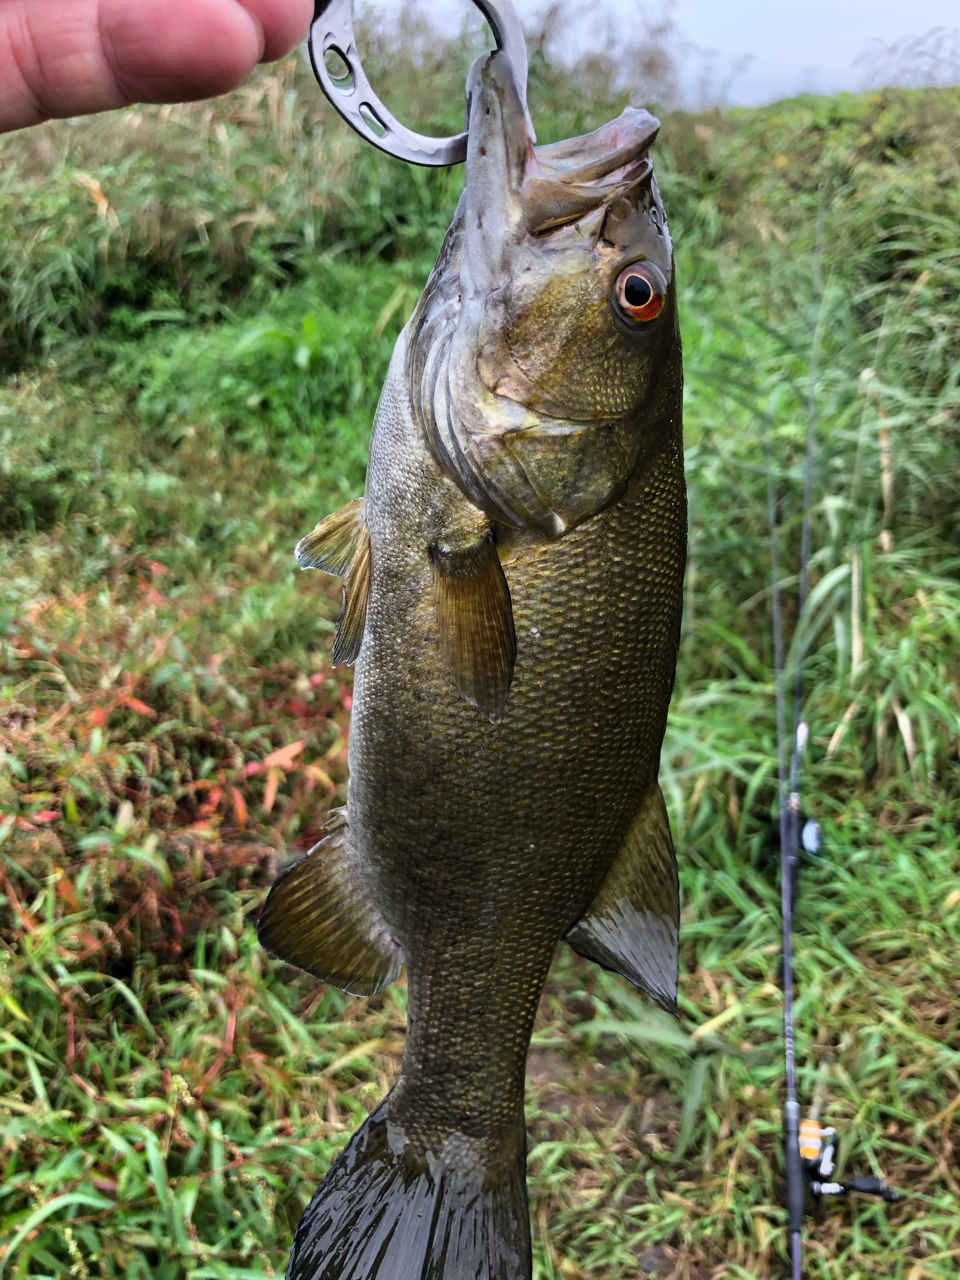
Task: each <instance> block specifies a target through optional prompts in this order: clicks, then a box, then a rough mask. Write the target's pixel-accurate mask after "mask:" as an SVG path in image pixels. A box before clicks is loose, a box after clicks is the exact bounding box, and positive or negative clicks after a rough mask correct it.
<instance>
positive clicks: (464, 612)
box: [430, 529, 517, 722]
mask: <svg viewBox="0 0 960 1280" xmlns="http://www.w3.org/2000/svg"><path fill="white" fill-rule="evenodd" d="M430 552H431V555H432V557H433V566H434V585H435V590H436V600H437V623H438V626H439V630H440V650H441V652H442V653H443V659H444V661H445V662H446V664H447V666H448V667H449V668H450V671H451V673H452V674H453V679H454V683H455V684H456V686H457V689H458V690H459V692H460V693H461V694H462V695H463V697H464V698H466V700H467V701H468V702H469V703H470V704H471V705H472V706H474V707H476V708H477V710H478V711H479V712H480V713H481V714H482V715H484V716H486V717H487V719H488V720H492V721H494V722H496V721H497V720H499V719H500V717H501V715H502V714H503V709H504V707H505V705H506V702H507V694H508V693H509V692H510V682H511V680H512V679H513V667H514V663H515V662H516V658H517V637H516V633H515V631H514V628H513V606H512V604H511V602H510V588H509V586H508V585H507V579H506V578H505V576H504V573H503V567H502V565H501V564H500V557H499V555H498V554H497V547H496V543H495V542H494V538H493V533H492V532H491V531H490V530H489V529H488V530H487V531H486V532H485V533H483V535H482V536H481V537H480V538H479V539H477V540H474V541H473V542H470V543H468V544H466V545H445V544H441V543H434V545H433V546H432V547H431V548H430Z"/></svg>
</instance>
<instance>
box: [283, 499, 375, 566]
mask: <svg viewBox="0 0 960 1280" xmlns="http://www.w3.org/2000/svg"><path fill="white" fill-rule="evenodd" d="M366 528H367V520H366V512H365V503H364V500H363V498H354V499H353V501H352V502H348V503H347V504H346V505H345V506H342V507H341V508H340V510H339V511H334V513H333V515H331V516H327V518H326V519H325V520H321V521H320V523H319V524H318V525H317V527H316V528H315V529H314V530H313V532H312V533H308V534H307V536H306V537H305V538H301V539H300V541H299V542H298V543H297V545H296V549H295V550H294V555H295V556H296V557H297V559H298V560H299V561H300V568H301V569H322V570H323V571H324V573H333V574H335V575H336V576H337V577H338V578H342V577H343V576H344V574H345V573H346V572H347V570H348V569H349V567H350V561H351V560H352V559H353V557H354V556H355V555H356V552H357V547H358V546H359V545H360V539H361V537H362V535H363V534H364V533H365V532H366Z"/></svg>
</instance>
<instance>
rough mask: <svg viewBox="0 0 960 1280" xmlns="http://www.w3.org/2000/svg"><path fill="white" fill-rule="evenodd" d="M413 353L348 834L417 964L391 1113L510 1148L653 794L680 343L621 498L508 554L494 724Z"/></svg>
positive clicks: (358, 710) (425, 1136)
mask: <svg viewBox="0 0 960 1280" xmlns="http://www.w3.org/2000/svg"><path fill="white" fill-rule="evenodd" d="M663 320H664V322H665V323H666V324H671V323H672V324H673V325H675V320H674V319H673V317H671V316H664V317H663ZM401 357H402V352H401V351H398V354H397V357H396V358H395V361H394V366H393V371H392V373H391V377H390V379H389V380H388V384H387V387H386V388H385V392H384V397H383V400H382V402H381V407H380V410H379V413H378V417H377V425H376V435H375V438H374V441H373V445H372V450H371V456H370V468H369V473H368V484H367V522H368V526H369V530H370V538H371V563H372V582H371V591H370V598H369V605H368V615H367V630H366V634H365V638H364V645H363V649H362V651H361V656H360V659H359V661H358V664H357V671H356V682H355V694H354V705H353V721H352V728H351V739H350V773H351V781H350V796H349V804H348V815H347V820H348V823H349V826H350V830H351V832H352V838H353V843H354V847H355V848H356V849H357V850H358V851H359V856H360V859H361V862H362V865H363V866H364V868H365V870H366V872H367V873H368V875H367V876H366V877H365V883H366V885H367V888H368V891H369V893H370V894H371V896H372V898H373V900H374V903H375V905H376V907H377V908H378V909H379V911H380V912H381V914H382V916H383V919H384V921H385V923H386V924H387V927H388V929H389V930H390V932H391V934H392V936H393V937H394V938H395V940H396V942H397V944H398V945H399V947H400V950H401V951H402V953H403V956H404V958H405V961H406V966H407V973H408V982H409V1026H408V1032H407V1044H406V1049H405V1052H404V1059H403V1067H402V1070H401V1074H400V1078H399V1081H398V1083H397V1085H396V1086H395V1088H394V1090H393V1092H392V1093H391V1096H390V1114H391V1118H392V1119H394V1120H395V1121H396V1122H397V1123H399V1124H402V1125H403V1127H404V1128H405V1129H406V1131H407V1134H408V1136H409V1137H411V1138H412V1137H413V1136H414V1135H418V1136H419V1137H420V1140H421V1141H422V1142H423V1143H424V1144H425V1145H426V1146H427V1147H432V1148H436V1147H437V1145H438V1144H440V1145H442V1143H443V1141H444V1139H445V1138H446V1137H447V1136H449V1135H450V1134H452V1133H455V1132H459V1133H463V1134H466V1135H469V1136H471V1137H476V1138H483V1139H488V1140H493V1141H501V1140H502V1141H504V1142H505V1143H506V1144H507V1145H509V1144H510V1142H511V1140H512V1139H513V1138H514V1137H515V1134H516V1130H517V1123H518V1117H519V1118H520V1119H521V1121H522V1099H523V1084H524V1064H525V1060H526V1054H527V1047H528V1044H529V1039H530V1035H531V1032H532V1027H533V1020H534V1016H535V1013H536V1009H537V1004H538V1001H539V998H540V993H541V990H542V987H543V983H544V980H545V978H546V974H547V970H548V967H549V965H550V961H551V957H552V955H553V953H554V950H555V948H556V945H557V942H558V941H559V940H560V938H561V937H562V936H563V934H564V933H565V932H566V931H567V930H568V929H569V928H570V927H571V925H573V924H574V922H575V921H576V920H577V919H578V918H579V917H580V916H581V915H582V914H583V912H584V911H585V910H586V908H587V907H588V906H589V904H590V902H591V900H592V898H593V896H594V895H595V893H596V892H597V890H598V888H599V886H600V883H601V881H602V880H603V878H604V875H605V874H606V872H607V870H608V868H609V867H610V864H611V862H612V861H613V859H614V858H615V857H616V855H617V853H618V852H619V850H620V848H621V845H622V844H623V840H624V836H625V833H626V829H627V827H628V824H629V823H630V821H631V819H632V818H633V817H634V814H635V813H636V810H637V808H638V807H639V804H640V802H641V800H642V798H643V796H644V794H645V793H646V792H647V791H648V789H649V788H650V786H651V785H652V784H653V783H654V782H655V781H656V776H657V768H658V763H659V755H660V745H661V741H662V737H663V732H664V727H665V722H666V712H667V705H668V702H669V698H670V692H671V689H672V685H673V679H674V670H675V663H676V652H677V644H678V638H679V627H680V615H681V583H682V576H683V568H684V555H685V540H686V502H685V489H684V479H683V458H682V448H681V437H680V397H681V373H680V362H679V337H678V336H677V338H676V341H675V343H674V344H673V352H672V357H673V358H672V359H671V362H670V364H669V366H668V367H666V368H663V369H661V370H660V372H659V385H658V388H657V394H656V397H655V405H654V407H655V408H656V409H657V411H658V412H657V416H656V417H654V419H653V420H651V419H650V418H648V419H647V421H646V423H645V436H646V438H647V440H648V442H649V446H648V447H649V452H648V455H647V457H646V459H645V462H644V465H643V466H642V467H641V468H640V469H639V471H638V473H637V474H636V475H635V476H634V477H633V480H632V482H631V484H630V487H629V489H628V492H627V494H626V495H625V496H624V497H623V498H622V499H621V500H620V501H619V502H617V503H615V504H614V505H613V506H611V507H609V508H608V509H607V510H606V511H604V512H601V513H600V514H599V515H597V516H595V517H593V518H592V519H590V520H588V521H586V522H584V523H583V524H581V525H579V526H578V527H577V528H576V529H574V530H573V531H572V532H570V533H569V534H567V535H566V536H565V537H563V538H561V539H559V540H557V541H548V540H547V539H546V538H545V537H543V536H542V535H538V534H534V535H529V534H521V535H518V536H517V535H515V536H514V538H513V540H512V542H511V541H506V544H505V545H504V543H501V559H502V561H503V563H504V570H505V573H506V577H507V581H508V583H509V586H510V594H511V598H512V602H513V612H514V620H515V626H516V634H517V643H518V655H517V663H516V669H515V674H514V678H513V683H512V686H511V689H510V694H509V698H508V700H507V705H506V710H505V712H504V714H503V716H502V718H501V719H500V721H499V722H498V723H496V724H491V723H489V722H488V721H487V720H485V719H483V718H482V717H481V716H480V715H479V714H478V712H477V711H476V709H475V708H473V707H471V706H470V705H469V704H468V703H466V702H465V701H464V699H463V698H462V697H461V696H460V695H459V694H458V692H457V690H456V689H455V688H454V686H453V683H452V681H451V678H450V673H449V671H448V670H447V668H446V667H445V665H444V663H443V661H442V659H441V656H440V651H439V645H438V641H437V622H436V616H435V610H434V606H433V592H432V566H431V562H430V557H429V554H428V548H429V546H430V544H431V543H432V542H433V541H434V540H435V539H436V538H437V537H438V536H439V535H440V534H441V533H442V530H443V529H444V528H445V527H447V526H448V525H449V524H450V523H451V521H453V520H455V518H456V514H455V509H456V508H457V507H458V505H462V504H464V503H465V499H464V498H463V496H462V495H461V494H460V492H459V490H458V489H457V488H456V486H454V485H453V484H451V482H450V481H449V480H448V479H447V478H446V477H444V476H443V475H442V474H441V473H440V471H439V469H438V467H437V465H436V463H435V462H434V461H433V459H432V458H431V456H430V455H429V453H428V452H427V451H426V449H425V448H424V446H423V443H422V438H421V433H420V431H419V428H418V427H417V425H416V423H415V422H414V421H413V419H412V415H411V413H410V409H409V405H408V403H406V397H405V392H404V389H403V386H402V381H401V378H400V377H399V369H400V367H401V366H400V360H401ZM506 532H507V531H506V530H503V531H502V533H506Z"/></svg>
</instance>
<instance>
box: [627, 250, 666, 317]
mask: <svg viewBox="0 0 960 1280" xmlns="http://www.w3.org/2000/svg"><path fill="white" fill-rule="evenodd" d="M666 300H667V282H666V280H664V278H663V276H662V275H661V273H660V272H659V271H658V270H657V268H656V267H655V266H654V265H653V263H652V262H633V263H631V265H630V266H629V267H624V269H623V270H622V271H621V272H620V274H619V276H617V303H618V305H619V307H620V310H621V312H622V313H623V314H624V315H625V316H626V318H627V319H628V320H634V321H636V322H637V323H639V324H648V323H649V322H650V321H651V320H656V318H657V316H658V315H659V314H660V312H661V311H662V310H663V304H664V303H665V302H666Z"/></svg>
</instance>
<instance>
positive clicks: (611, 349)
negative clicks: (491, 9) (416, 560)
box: [407, 52, 678, 538]
mask: <svg viewBox="0 0 960 1280" xmlns="http://www.w3.org/2000/svg"><path fill="white" fill-rule="evenodd" d="M467 112H468V119H469V143H468V150H467V164H466V189H465V191H464V194H463V197H462V199H461V201H460V207H459V209H458V211H457V216H456V218H455V219H454V223H453V225H452V227H451V228H450V231H449V233H448V235H447V239H446V241H445V242H444V245H443V248H442V250H441V252H440V257H439V259H438V261H437V264H436V267H435V268H434V271H433V274H432V276H431V278H430V281H429V282H428V284H427V288H426V290H425V291H424V294H423V297H422V298H421V301H420V304H419V306H418V308H417V310H416V312H415V314H414V316H413V319H412V321H411V326H410V335H409V343H408V348H407V352H408V354H407V378H408V385H409V386H410V389H411V394H412V400H413V404H414V408H415V411H416V412H417V414H418V417H419V420H420V423H421V426H422V428H423V431H424V433H425V436H426V440H427V442H428V445H429V447H430V449H431V452H432V453H433V455H434V457H435V458H436V460H437V462H438V463H439V465H440V466H441V467H442V468H443V470H444V471H445V472H446V474H447V475H449V476H450V477H451V478H452V479H454V480H455V481H456V482H457V484H458V485H459V486H460V488H461V489H462V490H463V492H464V493H465V494H466V495H467V497H468V498H470V500H471V501H472V502H474V503H476V505H477V506H479V507H480V508H481V510H483V511H485V512H486V513H487V515H488V516H489V517H490V518H491V519H493V520H497V521H501V522H503V523H506V524H509V525H512V526H514V527H516V528H532V529H536V530H539V531H540V532H541V533H543V534H545V535H546V536H547V537H550V538H556V537H559V536H561V535H562V534H563V533H565V532H566V531H567V530H569V529H571V528H573V527H574V526H575V525H577V524H579V523H580V522H581V521H583V520H585V519H587V518H588V517H590V516H591V515H594V514H595V513H596V512H598V511H601V510H603V509H604V507H606V506H608V505H609V504H610V503H611V502H614V501H616V499H617V498H618V497H620V496H621V495H622V494H623V492H624V491H625V489H626V487H627V484H628V482H629V479H630V477H631V475H632V474H633V472H634V470H635V468H636V466H637V463H638V460H639V458H640V457H641V455H642V453H643V452H644V451H645V449H646V448H648V447H649V448H652V447H653V446H654V445H655V444H656V442H655V441H653V440H652V439H650V438H649V431H648V429H647V426H646V423H647V422H648V421H650V420H652V419H653V418H654V417H655V416H656V415H654V414H653V413H652V412H650V405H651V401H652V399H653V398H654V397H655V394H656V390H657V385H658V380H659V378H660V374H661V372H662V366H663V362H664V358H665V356H666V355H667V354H668V353H670V352H671V350H672V349H673V347H674V344H676V342H677V339H676V332H675V327H676V311H675V306H674V300H673V283H672V280H673V262H672V254H671V248H670V238H669V234H668V232H667V228H666V220H665V218H664V214H663V208H662V205H661V203H660V197H659V193H658V191H657V187H656V183H655V182H654V179H653V172H652V167H651V164H650V161H649V158H648V156H647V149H648V148H649V146H650V144H651V142H652V141H653V139H654V138H655V136H656V133H657V129H658V127H659V126H658V123H657V121H656V120H655V119H654V118H653V117H652V116H650V115H649V114H648V113H647V112H646V111H639V110H634V109H631V108H628V109H627V110H626V111H624V113H623V114H622V115H621V116H620V117H619V118H618V119H617V120H614V121H612V122H611V123H610V124H607V125H605V126H604V127H603V128H602V129H598V130H597V131H596V132H595V133H592V134H588V135H586V136H585V137H582V138H573V139H569V140H567V141H565V142H561V143H555V144H552V145H550V146H544V147H534V145H533V139H532V137H531V135H530V132H529V128H528V123H527V115H526V111H525V109H524V105H523V100H522V98H521V95H520V92H519V90H518V88H517V84H516V81H515V78H514V75H513V69H512V67H511V65H510V60H509V58H508V57H507V56H506V54H504V53H502V52H497V53H493V54H484V55H483V56H482V57H481V58H479V59H478V60H477V62H476V63H475V64H474V66H473V68H472V70H471V72H470V78H469V81H468V85H467ZM640 260H647V261H649V262H651V263H653V264H654V265H655V266H656V268H657V269H658V270H659V272H660V273H661V274H662V276H663V278H664V279H665V280H666V281H667V283H668V289H669V296H668V299H667V304H666V306H665V307H664V308H663V311H662V313H661V315H660V316H659V317H658V318H657V320H656V321H655V322H654V323H652V324H650V325H647V326H644V325H637V324H633V323H631V322H630V320H629V319H628V318H627V317H625V316H624V315H623V314H621V313H619V312H618V311H617V308H616V305H615V301H614V295H615V282H616V279H617V277H618V274H619V273H620V272H621V271H622V270H623V268H624V267H625V266H627V265H629V264H630V263H631V262H635V261H640ZM677 350H678V348H677Z"/></svg>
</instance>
